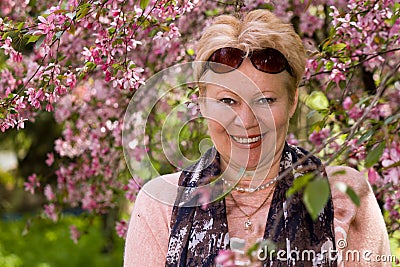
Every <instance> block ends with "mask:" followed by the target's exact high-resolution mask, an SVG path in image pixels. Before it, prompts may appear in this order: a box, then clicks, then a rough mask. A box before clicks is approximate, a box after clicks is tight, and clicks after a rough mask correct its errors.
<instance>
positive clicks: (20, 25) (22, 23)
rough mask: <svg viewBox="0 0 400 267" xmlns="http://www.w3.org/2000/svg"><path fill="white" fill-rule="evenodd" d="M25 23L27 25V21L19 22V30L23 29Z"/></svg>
mask: <svg viewBox="0 0 400 267" xmlns="http://www.w3.org/2000/svg"><path fill="white" fill-rule="evenodd" d="M24 25H25V22H20V23H19V24H18V26H17V32H19V31H21V30H22V28H23V27H24Z"/></svg>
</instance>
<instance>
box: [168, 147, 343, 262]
mask: <svg viewBox="0 0 400 267" xmlns="http://www.w3.org/2000/svg"><path fill="white" fill-rule="evenodd" d="M307 154H309V153H308V152H307V151H305V150H304V149H302V148H300V147H295V146H289V145H288V144H285V147H284V150H283V153H282V157H281V161H280V171H279V174H280V175H282V174H283V173H284V172H285V170H289V171H286V172H285V173H287V174H286V175H284V176H283V177H282V178H281V179H279V180H278V182H277V184H276V187H275V191H274V194H273V199H272V202H271V206H270V209H269V212H268V218H267V222H266V228H265V232H264V240H269V241H272V242H273V243H274V245H275V248H274V249H275V251H279V250H284V251H285V253H286V254H285V257H286V258H287V259H286V260H282V258H277V254H276V253H275V254H268V256H267V257H265V260H264V261H263V266H336V265H337V261H336V255H334V254H329V253H328V251H332V252H335V249H336V248H335V239H334V231H333V219H334V214H333V203H332V199H331V197H330V198H329V200H328V203H327V204H326V206H325V208H324V209H323V210H322V212H321V213H320V214H319V217H318V218H317V219H316V220H315V221H314V220H312V219H311V217H310V215H309V213H308V211H307V210H306V208H305V206H304V204H303V202H302V192H301V191H300V192H297V193H295V194H293V195H291V196H290V197H289V198H287V197H286V191H287V190H288V189H289V188H290V187H291V186H292V184H293V180H294V179H296V178H298V177H300V176H302V175H304V174H306V173H309V172H313V171H317V172H319V173H320V174H321V175H322V176H323V177H324V179H327V178H326V173H325V169H324V167H323V165H322V164H321V161H320V160H319V159H318V158H316V157H314V156H310V155H308V158H304V157H305V156H306V155H307ZM302 158H303V159H302ZM304 159H305V160H304ZM300 161H301V163H300ZM296 162H297V163H298V164H294V163H296ZM299 163H300V164H299ZM290 170H291V171H290ZM220 172H221V170H220V165H219V154H218V153H217V152H216V150H215V148H212V149H210V150H209V151H207V153H205V154H204V156H202V157H201V158H200V160H199V161H198V162H197V163H196V164H194V165H193V166H191V167H189V168H187V169H185V170H184V171H183V172H182V174H181V176H180V178H179V185H180V186H181V187H180V190H179V191H178V197H177V200H176V205H175V206H174V208H173V211H172V217H171V235H170V239H169V245H168V252H167V260H166V264H165V266H168V267H172V266H193V267H194V266H196V267H197V266H214V265H215V264H214V260H215V258H216V256H217V255H218V251H219V250H222V249H229V234H228V222H227V216H226V206H225V198H223V197H222V198H217V196H218V195H220V194H221V193H223V192H222V188H223V184H222V182H221V179H217V180H215V178H216V177H218V175H220ZM209 183H211V184H213V190H211V191H212V193H211V196H210V197H211V198H210V199H216V200H215V201H213V202H212V203H210V204H209V205H208V206H207V208H204V207H201V201H200V197H199V196H200V195H199V194H198V192H197V193H196V188H199V186H201V185H205V184H209ZM200 193H204V192H202V191H201V190H200ZM303 252H306V253H303ZM296 253H297V254H296ZM302 253H303V254H304V256H302ZM308 253H313V254H312V255H313V256H314V257H310V256H309V254H308ZM297 255H300V257H299V258H298V259H296V257H297Z"/></svg>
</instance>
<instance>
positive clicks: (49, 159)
mask: <svg viewBox="0 0 400 267" xmlns="http://www.w3.org/2000/svg"><path fill="white" fill-rule="evenodd" d="M46 156H47V159H46V161H45V162H46V164H47V166H51V165H52V164H53V162H54V153H47V154H46Z"/></svg>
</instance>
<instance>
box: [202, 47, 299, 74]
mask: <svg viewBox="0 0 400 267" xmlns="http://www.w3.org/2000/svg"><path fill="white" fill-rule="evenodd" d="M245 57H246V52H244V51H242V50H240V49H238V48H234V47H223V48H220V49H218V50H216V51H215V52H214V53H212V55H211V56H210V58H209V59H208V60H207V61H208V67H209V68H210V69H211V70H212V71H213V72H215V73H227V72H230V71H233V70H235V69H237V68H239V66H240V65H241V64H242V63H243V60H244V58H245ZM248 57H249V58H250V61H251V63H252V64H253V66H254V67H255V68H256V69H258V70H259V71H262V72H266V73H270V74H277V73H280V72H282V71H284V70H287V72H289V74H290V75H291V76H293V71H292V68H291V67H290V65H289V63H288V61H287V59H286V58H285V56H284V55H283V54H282V53H281V52H279V51H278V50H276V49H273V48H265V49H260V50H254V51H252V52H251V54H249V55H248ZM211 63H218V64H211Z"/></svg>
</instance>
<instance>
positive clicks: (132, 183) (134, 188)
mask: <svg viewBox="0 0 400 267" xmlns="http://www.w3.org/2000/svg"><path fill="white" fill-rule="evenodd" d="M137 179H138V178H136V179H130V180H129V182H128V184H127V185H125V186H124V188H123V189H124V190H125V191H126V193H125V197H126V198H127V199H128V200H129V201H131V202H134V201H135V199H136V195H137V193H138V192H139V190H140V185H139V184H138V182H137Z"/></svg>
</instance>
